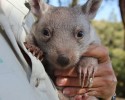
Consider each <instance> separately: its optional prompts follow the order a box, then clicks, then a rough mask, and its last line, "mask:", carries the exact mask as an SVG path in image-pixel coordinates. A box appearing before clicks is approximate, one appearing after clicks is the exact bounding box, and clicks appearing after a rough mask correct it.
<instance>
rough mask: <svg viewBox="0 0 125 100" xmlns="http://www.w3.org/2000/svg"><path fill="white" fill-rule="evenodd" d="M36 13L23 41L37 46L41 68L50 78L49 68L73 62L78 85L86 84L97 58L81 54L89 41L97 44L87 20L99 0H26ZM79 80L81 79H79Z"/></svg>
mask: <svg viewBox="0 0 125 100" xmlns="http://www.w3.org/2000/svg"><path fill="white" fill-rule="evenodd" d="M29 4H30V8H31V11H32V13H33V14H34V15H35V16H36V19H37V20H36V22H35V23H34V24H33V26H32V29H31V33H30V34H29V35H28V36H27V38H26V41H27V42H28V43H32V44H34V45H36V46H38V47H39V48H40V49H41V50H42V51H43V53H44V55H45V57H44V61H43V63H44V64H45V66H44V67H45V69H46V71H47V73H48V74H49V75H50V77H52V78H53V71H52V70H53V69H55V68H58V69H66V68H69V67H73V66H76V67H77V69H78V72H79V76H80V85H81V86H82V87H83V86H87V87H88V86H89V81H87V82H85V81H84V80H85V79H86V78H87V80H89V79H90V78H93V76H94V72H95V70H96V69H97V67H98V62H97V59H95V58H92V57H83V56H82V55H83V54H84V52H86V50H87V48H88V46H89V45H91V44H100V39H99V38H98V36H97V34H96V32H95V30H94V29H93V27H92V26H91V24H90V21H91V20H92V19H93V18H94V17H95V15H96V12H97V10H98V8H99V6H100V4H101V0H88V1H87V2H86V3H85V4H84V5H83V6H80V5H77V6H75V7H54V6H51V5H48V4H46V3H45V2H43V1H42V0H29ZM81 80H82V81H81Z"/></svg>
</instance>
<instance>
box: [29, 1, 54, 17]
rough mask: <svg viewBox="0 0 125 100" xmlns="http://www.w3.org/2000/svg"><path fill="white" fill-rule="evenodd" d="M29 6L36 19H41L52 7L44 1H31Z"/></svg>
mask: <svg viewBox="0 0 125 100" xmlns="http://www.w3.org/2000/svg"><path fill="white" fill-rule="evenodd" d="M29 4H30V8H31V11H32V13H33V14H34V15H35V16H36V17H40V16H41V15H42V14H44V13H46V12H47V11H48V10H49V9H50V7H52V6H50V5H48V4H47V3H45V2H44V1H43V0H29Z"/></svg>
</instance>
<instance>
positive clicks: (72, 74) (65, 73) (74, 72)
mask: <svg viewBox="0 0 125 100" xmlns="http://www.w3.org/2000/svg"><path fill="white" fill-rule="evenodd" d="M54 74H55V76H70V77H77V76H78V75H77V74H78V73H77V69H76V67H72V68H69V69H65V70H59V69H57V70H55V72H54Z"/></svg>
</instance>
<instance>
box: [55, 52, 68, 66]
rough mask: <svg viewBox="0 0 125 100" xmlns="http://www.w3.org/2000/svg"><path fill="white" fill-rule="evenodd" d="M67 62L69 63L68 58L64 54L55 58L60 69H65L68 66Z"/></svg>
mask: <svg viewBox="0 0 125 100" xmlns="http://www.w3.org/2000/svg"><path fill="white" fill-rule="evenodd" d="M69 62H70V60H69V58H68V57H67V56H66V55H64V54H61V55H59V56H58V58H57V63H58V64H59V65H61V66H62V67H65V66H66V65H68V64H69Z"/></svg>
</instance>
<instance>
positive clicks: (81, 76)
mask: <svg viewBox="0 0 125 100" xmlns="http://www.w3.org/2000/svg"><path fill="white" fill-rule="evenodd" d="M84 70H85V69H84V68H83V67H82V66H79V85H80V86H81V87H82V88H83V87H84V82H85V77H86V73H84Z"/></svg>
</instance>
